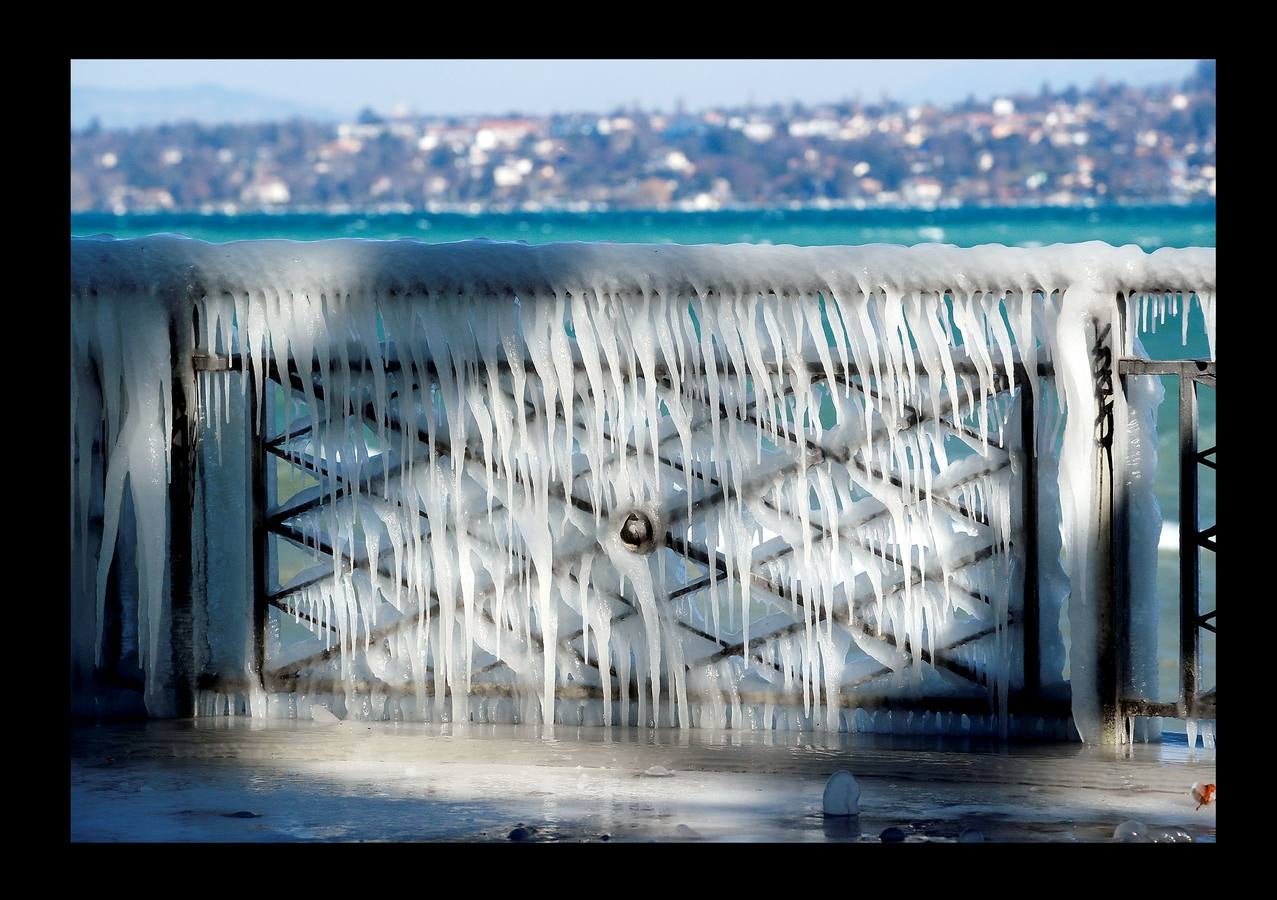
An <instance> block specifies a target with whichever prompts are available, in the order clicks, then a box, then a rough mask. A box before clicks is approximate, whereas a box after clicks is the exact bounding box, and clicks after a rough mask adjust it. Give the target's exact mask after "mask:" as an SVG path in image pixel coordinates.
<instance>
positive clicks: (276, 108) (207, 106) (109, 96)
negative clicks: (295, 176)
mask: <svg viewBox="0 0 1277 900" xmlns="http://www.w3.org/2000/svg"><path fill="white" fill-rule="evenodd" d="M94 118H97V120H98V122H99V123H100V124H101V126H102V127H103V128H137V127H141V126H150V125H162V124H165V123H168V122H188V121H192V120H194V121H197V122H201V123H205V124H220V123H224V122H231V123H247V122H268V121H280V120H283V119H292V118H303V119H315V120H318V121H325V122H326V121H336V120H338V119H340V118H341V114H340V113H335V112H333V111H331V110H326V109H319V108H316V107H313V106H306V105H304V104H301V103H293V102H292V101H290V100H279V99H277V98H275V97H264V96H262V95H260V94H251V93H247V92H245V91H232V90H227V89H225V88H220V87H215V86H213V85H199V86H196V87H187V88H162V89H157V90H124V89H119V88H98V87H73V88H71V128H72V129H75V130H79V129H82V128H85V127H87V126H88V125H89V123H91V122H92V121H93V119H94Z"/></svg>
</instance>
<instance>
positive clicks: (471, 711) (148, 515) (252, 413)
mask: <svg viewBox="0 0 1277 900" xmlns="http://www.w3.org/2000/svg"><path fill="white" fill-rule="evenodd" d="M1214 264H1215V254H1214V250H1200V249H1194V250H1161V251H1157V252H1156V253H1153V254H1145V253H1143V252H1142V251H1140V250H1139V249H1138V248H1134V247H1125V248H1112V247H1108V246H1106V245H1101V244H1085V245H1074V246H1055V247H1048V248H1040V249H1034V250H1020V249H1009V248H1005V247H980V248H973V249H958V248H954V247H946V246H922V247H913V248H904V247H890V246H868V247H832V248H795V247H758V246H744V245H738V246H714V247H709V246H706V247H678V246H642V245H629V246H627V245H608V244H558V245H547V246H527V245H522V244H507V243H493V242H488V241H472V242H465V243H461V244H452V245H425V244H420V243H417V242H413V241H395V242H375V241H372V242H369V241H324V242H316V243H309V244H308V243H294V242H287V241H259V242H245V243H235V244H223V245H210V244H205V243H202V242H198V241H192V240H189V239H183V238H176V237H154V238H148V239H143V240H135V241H115V240H110V239H81V240H73V241H72V297H71V302H72V311H73V314H72V335H71V342H72V354H71V362H72V398H71V399H72V422H73V432H74V436H73V448H72V450H73V453H72V459H73V465H72V473H71V475H72V484H73V498H74V501H73V508H72V511H71V515H72V522H71V529H72V544H73V547H74V548H75V550H76V553H75V555H74V566H73V571H72V604H73V636H72V637H73V640H72V667H73V678H74V679H77V680H78V682H79V683H80V684H82V685H91V684H93V683H94V678H95V673H99V676H100V673H101V671H102V670H103V668H104V667H106V668H109V667H110V666H109V660H108V659H107V657H109V656H110V653H109V652H108V651H109V650H115V651H117V653H119V652H123V651H124V650H125V649H126V645H128V644H129V641H130V640H132V641H135V642H136V659H137V663H138V665H139V667H140V670H141V672H142V673H144V684H145V697H146V704H147V709H148V710H149V711H150V712H151V713H152V714H175V713H177V714H181V713H184V712H191V711H200V712H204V713H221V712H227V711H230V712H249V713H251V714H253V715H276V714H282V715H309V714H311V710H312V708H313V706H315V705H316V704H322V705H324V706H327V707H328V708H330V709H331V710H333V711H334V712H336V713H337V714H339V715H343V716H369V717H378V718H380V717H387V718H393V717H400V716H404V717H409V718H434V719H446V718H453V719H474V720H476V721H481V720H487V721H540V720H546V719H550V718H553V719H554V720H555V721H563V722H568V723H586V724H619V723H628V724H648V723H651V724H658V725H679V726H689V725H693V726H711V727H723V726H728V725H730V726H731V727H758V728H772V727H810V726H815V727H823V728H831V729H837V728H842V727H846V728H860V729H877V730H882V729H891V730H901V729H910V730H914V729H926V730H964V729H975V730H981V729H983V730H990V731H993V732H1001V733H1006V731H1008V730H1010V729H1014V730H1017V731H1026V732H1030V733H1060V732H1061V730H1062V725H1061V722H1062V721H1064V720H1065V719H1067V717H1068V715H1069V712H1070V711H1071V713H1072V717H1073V719H1074V720H1075V721H1076V724H1077V727H1078V729H1079V730H1080V732H1081V733H1082V735H1083V736H1084V737H1085V738H1087V739H1088V740H1100V739H1103V740H1114V739H1116V735H1117V733H1118V727H1117V721H1116V717H1117V708H1118V703H1117V698H1118V696H1119V693H1120V691H1121V687H1120V686H1119V685H1118V684H1117V679H1118V675H1117V667H1116V666H1115V665H1114V653H1115V649H1114V647H1113V641H1114V639H1115V638H1114V634H1115V629H1114V628H1113V622H1114V615H1115V613H1114V609H1115V594H1116V593H1118V592H1120V587H1118V588H1115V579H1114V578H1113V577H1112V572H1113V571H1114V561H1113V559H1112V546H1113V540H1112V534H1111V532H1112V528H1111V522H1112V519H1113V510H1114V505H1115V504H1116V505H1117V506H1118V507H1119V511H1120V509H1121V508H1122V506H1123V504H1124V503H1125V502H1126V500H1127V497H1128V495H1129V494H1131V492H1132V491H1134V492H1136V493H1138V492H1140V491H1144V492H1146V493H1147V492H1151V484H1150V482H1149V479H1148V478H1142V477H1141V472H1140V471H1139V470H1136V469H1132V466H1145V467H1146V466H1147V465H1149V456H1150V455H1149V454H1148V453H1147V452H1145V453H1143V454H1139V455H1136V456H1132V455H1131V454H1128V452H1127V447H1128V445H1129V444H1130V440H1129V439H1128V438H1130V437H1131V436H1134V438H1136V439H1138V437H1139V435H1140V434H1141V431H1142V430H1145V431H1146V430H1147V429H1149V428H1151V418H1150V413H1149V411H1148V410H1147V409H1143V408H1136V409H1133V410H1128V409H1127V405H1126V401H1125V398H1124V396H1123V394H1122V391H1121V390H1120V383H1119V382H1118V380H1117V378H1116V375H1115V370H1114V360H1115V359H1116V358H1118V357H1120V356H1131V355H1133V354H1134V351H1135V347H1136V345H1135V337H1134V331H1133V330H1132V329H1129V328H1127V321H1128V317H1129V316H1130V315H1131V311H1132V310H1133V309H1135V308H1137V307H1138V303H1139V302H1142V299H1143V297H1144V296H1145V295H1147V294H1156V295H1157V296H1159V297H1161V296H1162V295H1164V294H1166V293H1167V292H1171V293H1175V294H1176V295H1177V296H1181V297H1182V298H1183V302H1185V303H1187V302H1188V301H1189V298H1191V297H1195V298H1196V299H1197V300H1198V302H1199V303H1200V304H1201V307H1202V311H1203V313H1204V315H1205V320H1206V323H1207V328H1208V333H1209V336H1210V339H1211V347H1212V354H1213V349H1214V281H1215V270H1214ZM272 385H274V387H272ZM276 393H279V394H280V397H279V398H276V397H275V394H276ZM285 396H287V397H288V398H289V399H287V400H285V399H283V398H284V397H285ZM1115 423H1126V424H1127V427H1126V428H1125V429H1123V428H1119V427H1117V426H1116V425H1115ZM1115 436H1116V437H1118V438H1119V439H1116V440H1115ZM265 454H269V455H270V457H271V458H272V459H275V458H281V459H286V460H289V461H290V464H291V465H292V466H295V467H296V468H298V469H301V470H305V471H307V472H308V473H310V474H311V475H312V476H313V478H314V484H313V486H311V487H309V488H307V489H305V490H303V491H302V492H300V493H297V494H295V495H293V496H281V495H280V494H281V491H280V484H279V482H278V479H277V475H276V473H275V471H274V469H273V468H272V467H269V466H266V465H265V464H264V455H265ZM1061 461H1063V463H1061ZM1145 474H1146V473H1145ZM1128 482H1129V484H1131V485H1133V487H1132V488H1131V489H1130V490H1126V489H1117V488H1116V487H1115V486H1116V485H1127V484H1128ZM1149 496H1151V494H1149ZM1061 498H1062V499H1063V502H1060V501H1061ZM1146 505H1147V504H1145V505H1144V506H1140V508H1141V509H1142V508H1144V507H1145V506H1146ZM1135 506H1139V504H1134V505H1133V507H1132V508H1134V507H1135ZM1135 519H1138V521H1136V520H1133V521H1132V533H1133V534H1136V538H1135V540H1137V541H1148V540H1151V541H1152V542H1153V543H1154V544H1155V543H1156V540H1157V526H1158V523H1157V522H1153V521H1151V519H1150V520H1149V521H1144V520H1143V519H1149V517H1148V516H1144V517H1143V519H1141V518H1140V517H1139V516H1136V517H1135ZM122 523H123V524H124V525H125V527H123V528H122V527H121V525H122ZM1150 528H1151V529H1152V531H1151V535H1150V533H1149V529H1150ZM281 540H282V541H283V542H284V543H288V544H293V545H299V546H305V547H307V548H308V550H309V552H310V553H311V554H312V557H313V562H315V563H317V565H316V566H314V567H312V568H310V569H309V570H303V571H301V572H297V573H292V572H290V573H288V574H287V575H286V576H285V583H275V582H276V581H277V580H278V578H279V577H280V575H281V566H280V560H281V558H282V556H283V550H282V546H283V544H281V543H279V542H280V541H281ZM272 542H275V543H274V544H272ZM121 557H127V559H125V560H124V562H123V564H121V562H119V561H118V560H119V559H120V558H121ZM1145 557H1146V554H1144V555H1141V554H1138V553H1135V554H1132V555H1131V560H1132V561H1133V562H1136V561H1139V560H1144V559H1145ZM1061 559H1063V561H1064V563H1063V567H1062V566H1061ZM113 561H115V563H114V564H113ZM1139 564H1141V565H1142V564H1143V563H1139ZM174 586H176V588H177V589H176V590H175V589H174ZM1066 596H1067V597H1068V600H1067V610H1068V620H1069V626H1070V632H1071V652H1070V654H1069V661H1068V662H1069V670H1070V677H1069V683H1067V684H1066V683H1065V682H1064V679H1063V671H1064V665H1065V654H1064V645H1063V639H1062V635H1061V633H1060V629H1059V627H1058V625H1057V623H1058V621H1059V618H1060V614H1061V610H1062V609H1063V608H1064V607H1065V602H1066ZM121 598H123V599H121ZM1132 602H1133V603H1143V604H1145V605H1146V606H1149V605H1152V599H1151V597H1147V598H1138V599H1136V598H1133V600H1132ZM1137 613H1138V614H1137ZM1140 615H1143V616H1144V618H1143V619H1141V621H1144V620H1146V619H1147V615H1145V614H1144V613H1139V611H1136V613H1133V616H1134V617H1135V618H1139V616H1140ZM267 622H269V623H270V627H267V625H266V623H267ZM289 622H304V623H307V624H308V626H309V627H310V628H311V629H312V633H311V634H308V635H306V636H305V639H303V640H298V641H293V642H291V643H289V644H288V645H287V646H286V645H285V641H284V635H283V633H282V630H281V629H283V626H284V625H286V624H288V623H289ZM294 630H295V629H294ZM130 636H132V637H130ZM125 655H127V654H125ZM129 659H133V657H129ZM1147 663H1148V661H1147V659H1144V660H1142V661H1137V662H1136V663H1135V665H1134V668H1135V669H1139V668H1140V667H1141V666H1143V667H1145V668H1146V667H1147ZM97 682H98V684H99V685H100V682H101V678H100V677H97ZM1070 687H1071V691H1070ZM100 693H101V692H100V691H97V692H96V694H95V690H93V689H86V690H84V691H82V692H81V694H80V696H82V697H84V696H89V697H91V698H92V697H94V696H98V697H100ZM1070 693H1071V701H1070V699H1069V698H1070ZM1070 703H1071V706H1070Z"/></svg>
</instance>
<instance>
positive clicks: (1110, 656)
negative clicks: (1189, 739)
mask: <svg viewBox="0 0 1277 900" xmlns="http://www.w3.org/2000/svg"><path fill="white" fill-rule="evenodd" d="M1121 308H1122V303H1121V301H1120V300H1119V301H1118V302H1117V303H1116V304H1115V310H1114V316H1113V319H1112V320H1110V321H1109V322H1104V323H1101V322H1100V321H1099V320H1092V322H1093V325H1094V328H1095V338H1094V341H1093V343H1092V346H1091V366H1092V369H1091V371H1092V375H1093V377H1094V382H1095V400H1096V417H1095V451H1094V452H1095V454H1096V456H1095V462H1096V472H1097V478H1098V484H1097V488H1098V490H1097V498H1098V502H1097V506H1098V509H1097V510H1096V511H1095V515H1096V519H1097V529H1096V530H1097V534H1096V537H1097V541H1096V547H1095V576H1094V577H1095V582H1094V584H1095V603H1096V619H1097V628H1096V649H1095V662H1096V672H1095V688H1096V692H1097V699H1098V701H1099V713H1100V716H1099V718H1100V734H1099V739H1100V743H1101V744H1105V745H1110V746H1113V745H1116V744H1118V743H1119V742H1120V740H1121V727H1120V725H1121V723H1120V721H1119V718H1120V710H1119V708H1118V707H1119V703H1118V699H1119V698H1118V693H1119V686H1120V680H1119V678H1118V666H1119V659H1120V648H1119V641H1120V629H1119V625H1118V620H1119V610H1118V594H1119V593H1120V592H1119V590H1118V582H1117V577H1116V576H1117V567H1116V566H1115V561H1116V558H1117V553H1116V552H1115V551H1116V550H1117V549H1118V548H1117V547H1116V546H1115V543H1114V541H1115V537H1116V535H1115V523H1114V504H1115V502H1118V501H1119V495H1118V492H1117V490H1116V487H1115V475H1116V472H1115V466H1114V459H1113V443H1114V432H1115V428H1114V410H1113V403H1114V399H1115V398H1114V390H1113V375H1114V369H1115V367H1114V364H1113V363H1114V347H1116V346H1120V335H1119V334H1114V328H1113V323H1114V321H1118V322H1120V318H1119V317H1120V315H1121V313H1120V311H1121Z"/></svg>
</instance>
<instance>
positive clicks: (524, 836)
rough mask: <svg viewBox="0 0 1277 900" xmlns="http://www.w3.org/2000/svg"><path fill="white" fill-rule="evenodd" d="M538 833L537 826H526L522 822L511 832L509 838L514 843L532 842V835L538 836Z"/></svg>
mask: <svg viewBox="0 0 1277 900" xmlns="http://www.w3.org/2000/svg"><path fill="white" fill-rule="evenodd" d="M536 831H537V829H536V826H535V825H524V824H523V823H522V822H520V823H519V824H518V825H516V826H515V827H514V830H513V831H511V832H510V835H509V837H510V840H512V841H526V840H530V839H531V838H532V835H534V834H536Z"/></svg>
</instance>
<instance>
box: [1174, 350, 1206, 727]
mask: <svg viewBox="0 0 1277 900" xmlns="http://www.w3.org/2000/svg"><path fill="white" fill-rule="evenodd" d="M1197 465H1198V462H1197V381H1196V380H1195V379H1194V378H1193V373H1192V370H1191V369H1190V367H1189V365H1184V366H1182V367H1181V368H1180V374H1179V653H1180V686H1179V705H1180V709H1181V711H1182V715H1185V716H1188V717H1190V718H1191V717H1193V715H1194V708H1195V707H1196V706H1197V695H1198V692H1199V689H1200V685H1199V683H1198V677H1199V674H1198V669H1199V665H1198V663H1199V657H1200V655H1201V648H1200V635H1199V633H1198V618H1197V617H1198V608H1197V599H1198V588H1199V583H1198V577H1199V572H1198V556H1197V545H1198V534H1197V527H1198V522H1197Z"/></svg>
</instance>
